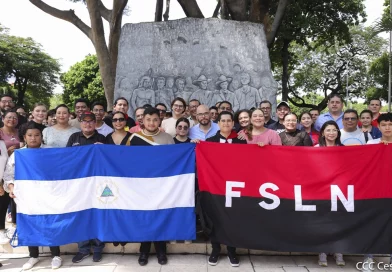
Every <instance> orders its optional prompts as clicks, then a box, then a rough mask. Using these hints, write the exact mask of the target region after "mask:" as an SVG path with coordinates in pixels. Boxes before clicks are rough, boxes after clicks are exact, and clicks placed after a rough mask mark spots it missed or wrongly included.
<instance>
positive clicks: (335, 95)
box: [328, 94, 344, 103]
mask: <svg viewBox="0 0 392 272" xmlns="http://www.w3.org/2000/svg"><path fill="white" fill-rule="evenodd" d="M334 97H337V98H339V99H340V102H342V103H344V100H343V98H342V97H341V96H340V95H338V94H330V95H328V102H329V101H331V99H332V98H334Z"/></svg>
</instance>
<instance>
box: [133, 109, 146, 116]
mask: <svg viewBox="0 0 392 272" xmlns="http://www.w3.org/2000/svg"><path fill="white" fill-rule="evenodd" d="M138 110H146V108H144V107H137V108H136V109H135V115H136V112H137V111H138Z"/></svg>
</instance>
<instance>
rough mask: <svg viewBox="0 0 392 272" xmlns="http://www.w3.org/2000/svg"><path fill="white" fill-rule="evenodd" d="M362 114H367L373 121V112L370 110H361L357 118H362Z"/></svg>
mask: <svg viewBox="0 0 392 272" xmlns="http://www.w3.org/2000/svg"><path fill="white" fill-rule="evenodd" d="M364 113H369V114H370V118H372V119H373V112H372V111H371V110H363V111H361V113H360V114H359V117H362V114H364Z"/></svg>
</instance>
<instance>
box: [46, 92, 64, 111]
mask: <svg viewBox="0 0 392 272" xmlns="http://www.w3.org/2000/svg"><path fill="white" fill-rule="evenodd" d="M60 104H64V102H63V94H62V93H56V94H54V95H52V97H51V98H50V101H49V108H51V109H54V108H55V107H57V106H58V105H60Z"/></svg>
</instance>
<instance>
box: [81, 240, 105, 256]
mask: <svg viewBox="0 0 392 272" xmlns="http://www.w3.org/2000/svg"><path fill="white" fill-rule="evenodd" d="M91 244H92V246H93V252H102V250H103V248H104V247H105V243H102V242H101V241H99V240H98V239H92V240H87V241H81V242H79V243H78V248H79V252H80V253H83V254H86V253H90V248H91Z"/></svg>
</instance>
